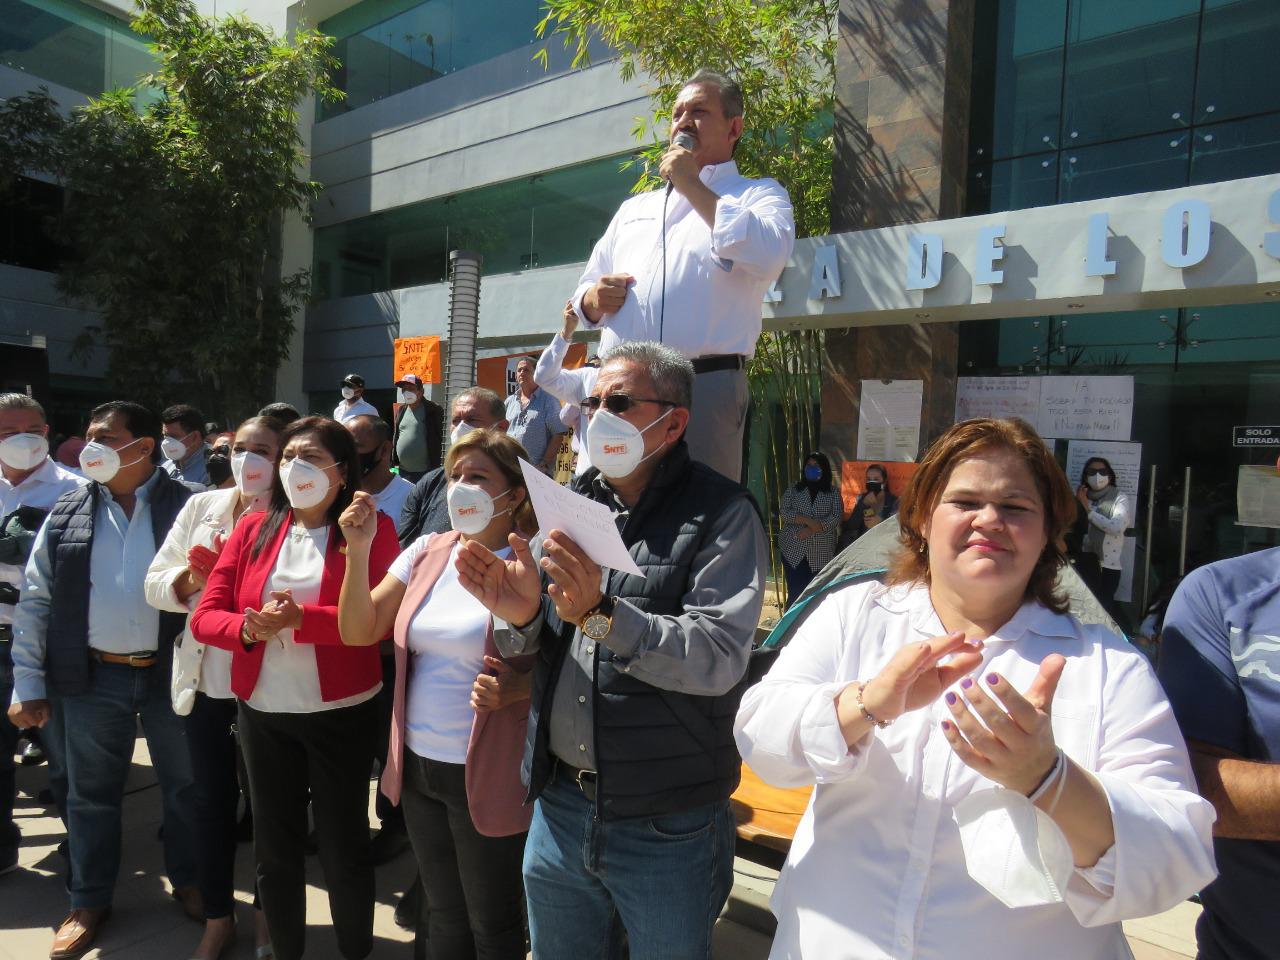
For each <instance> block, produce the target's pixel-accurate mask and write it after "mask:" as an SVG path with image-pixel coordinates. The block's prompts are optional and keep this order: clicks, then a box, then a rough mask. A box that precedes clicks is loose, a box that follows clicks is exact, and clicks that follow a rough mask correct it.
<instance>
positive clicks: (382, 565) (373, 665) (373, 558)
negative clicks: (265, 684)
mask: <svg viewBox="0 0 1280 960" xmlns="http://www.w3.org/2000/svg"><path fill="white" fill-rule="evenodd" d="M266 516H267V514H266V513H253V514H250V515H249V516H247V517H245V518H244V519H242V520H241V521H240V522H239V523H238V524H236V528H235V530H233V531H232V533H231V537H230V539H228V540H227V543H226V546H224V547H223V548H222V553H221V555H220V556H219V557H218V563H217V565H216V566H215V567H214V568H213V572H212V573H210V574H209V582H208V584H207V585H206V586H205V588H204V594H203V596H201V598H200V604H199V606H197V607H196V610H195V613H193V614H192V615H191V633H192V635H193V636H194V637H195V638H196V639H197V640H199V641H200V642H201V643H207V644H209V645H211V646H215V647H221V648H222V649H223V650H230V651H231V654H232V656H231V691H232V693H234V694H235V695H236V696H237V697H239V698H240V699H241V700H248V699H249V698H250V697H251V696H253V688H254V687H255V686H257V684H258V673H259V672H260V671H261V670H262V657H263V655H264V653H265V652H266V644H265V643H255V644H254V645H253V646H251V647H249V648H247V649H246V648H245V646H244V644H242V643H241V642H240V628H241V627H242V626H243V625H244V610H245V608H246V607H252V608H253V609H254V610H258V609H260V608H261V606H262V591H263V589H264V588H265V587H266V584H267V579H268V578H269V577H270V576H271V571H272V569H274V567H275V565H276V557H278V556H279V555H280V547H281V546H282V545H283V544H284V538H285V537H286V536H287V535H288V533H289V527H290V526H292V523H293V516H292V514H290V516H289V518H288V519H287V520H286V521H285V523H284V524H283V525H282V526H281V527H280V532H279V533H277V534H276V537H275V540H274V541H272V543H270V544H269V545H267V546H266V547H265V548H264V549H263V551H262V552H261V553H260V554H258V556H256V557H254V556H252V550H253V541H254V540H255V539H256V538H257V536H258V530H259V528H260V527H261V526H262V523H263V521H264V520H265V519H266ZM399 552H400V545H399V543H398V542H397V540H396V527H395V524H394V523H392V522H391V519H390V518H389V517H387V516H384V515H383V514H381V513H380V514H378V532H377V533H376V534H375V535H374V538H373V545H372V547H371V549H370V551H369V587H370V589H372V588H373V587H375V586H377V585H378V584H379V583H381V582H382V578H383V577H385V576H386V574H387V568H388V567H390V566H391V562H392V561H393V560H395V558H396V556H397V554H398V553H399ZM346 555H347V547H346V543H345V541H344V540H343V539H342V538H341V537H339V536H337V535H336V531H334V534H333V535H331V536H330V537H329V547H328V549H327V551H326V552H325V557H324V576H323V577H322V578H321V580H320V599H319V602H317V603H304V604H302V627H301V628H300V629H299V630H297V631H296V632H295V633H294V642H295V643H311V644H315V648H316V671H317V672H318V673H319V675H320V696H321V697H322V698H323V699H324V700H325V701H326V702H328V701H333V700H342V699H343V698H345V697H353V696H355V695H356V694H358V693H364V692H365V691H366V690H368V689H369V688H370V687H372V686H374V685H375V684H376V683H378V682H380V681H381V680H382V662H381V660H380V659H379V657H378V645H377V644H376V643H375V644H373V645H372V646H368V647H348V646H344V645H343V643H342V637H341V635H340V634H339V633H338V593H339V592H340V591H341V590H342V577H343V574H344V573H345V572H346V566H347V557H346Z"/></svg>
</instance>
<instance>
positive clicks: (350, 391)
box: [342, 387, 356, 400]
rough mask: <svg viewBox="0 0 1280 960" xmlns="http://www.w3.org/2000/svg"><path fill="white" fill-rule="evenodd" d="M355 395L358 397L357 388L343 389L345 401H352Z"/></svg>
mask: <svg viewBox="0 0 1280 960" xmlns="http://www.w3.org/2000/svg"><path fill="white" fill-rule="evenodd" d="M355 395H356V388H355V387H343V388H342V399H343V400H350V399H351V398H352V397H354V396H355Z"/></svg>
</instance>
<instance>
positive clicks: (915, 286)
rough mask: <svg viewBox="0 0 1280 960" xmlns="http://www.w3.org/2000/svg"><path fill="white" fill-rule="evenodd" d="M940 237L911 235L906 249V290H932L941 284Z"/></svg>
mask: <svg viewBox="0 0 1280 960" xmlns="http://www.w3.org/2000/svg"><path fill="white" fill-rule="evenodd" d="M942 249H943V248H942V237H940V236H938V234H936V233H916V234H912V236H911V238H910V240H909V241H908V247H907V289H908V290H932V289H933V288H934V287H936V286H937V285H938V284H940V283H941V282H942Z"/></svg>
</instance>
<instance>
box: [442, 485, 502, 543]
mask: <svg viewBox="0 0 1280 960" xmlns="http://www.w3.org/2000/svg"><path fill="white" fill-rule="evenodd" d="M509 492H510V490H509V489H508V490H503V491H502V493H500V494H498V497H504V496H506V495H507V493H509ZM498 497H491V496H489V495H488V494H487V493H485V492H484V490H482V489H481V488H480V487H477V486H476V485H475V484H474V483H462V482H461V481H459V482H457V483H452V484H450V485H449V495H448V500H449V524H450V526H452V527H453V529H455V530H457V531H458V532H459V533H464V534H466V535H467V536H469V537H474V536H475V535H476V534H477V533H479V532H480V531H482V530H483V529H484V528H485V527H487V526H489V524H490V523H491V522H492V521H493V518H494V517H500V516H502V515H503V514H507V513H510V512H511V508H510V507H507V509H505V510H503V511H502V513H494V512H493V505H494V502H495V501H496V500H497V499H498Z"/></svg>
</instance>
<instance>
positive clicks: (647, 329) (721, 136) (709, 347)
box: [573, 70, 796, 482]
mask: <svg viewBox="0 0 1280 960" xmlns="http://www.w3.org/2000/svg"><path fill="white" fill-rule="evenodd" d="M742 127H743V105H742V90H741V88H740V87H739V86H738V84H737V83H735V82H734V81H733V80H730V79H729V78H728V77H724V76H721V75H720V74H717V73H712V72H710V71H707V70H699V71H698V72H697V73H695V74H694V75H693V76H692V77H690V78H689V81H688V82H687V83H686V84H685V85H684V88H683V89H682V90H681V91H680V93H679V95H678V96H677V97H676V102H675V104H674V106H673V107H672V111H671V130H670V137H671V146H670V147H669V148H668V150H667V152H666V154H665V155H664V156H663V158H662V164H661V167H660V168H659V169H660V173H661V175H662V177H663V179H664V180H666V181H667V184H668V185H667V186H666V188H665V189H659V190H652V191H650V192H648V193H642V194H638V195H636V196H634V197H631V198H629V199H627V200H626V201H624V202H623V204H622V206H621V207H619V208H618V212H617V213H616V214H614V217H613V222H611V223H610V224H609V228H608V229H607V230H606V231H605V232H604V236H602V237H601V238H600V240H599V241H598V242H597V243H596V245H595V249H594V250H592V252H591V259H590V260H588V261H587V268H586V270H584V271H583V274H582V278H581V279H580V280H579V281H578V288H577V290H575V291H574V294H573V307H574V310H576V311H577V313H578V316H579V317H581V318H582V321H583V323H584V324H585V325H586V327H587V329H589V330H597V329H598V330H599V331H600V352H601V353H602V354H604V353H608V351H609V350H610V349H611V348H612V347H614V346H616V345H617V344H619V343H625V342H629V341H635V340H658V341H661V342H662V343H664V344H666V345H667V346H669V347H671V348H673V349H675V350H677V351H678V352H679V353H681V354H683V355H684V356H685V357H687V358H689V359H690V360H692V361H693V369H694V373H695V374H696V377H695V380H694V387H693V409H692V418H691V419H690V421H689V430H688V434H687V435H686V440H687V441H688V443H689V453H690V455H691V456H692V457H693V458H694V459H695V460H700V461H702V462H703V463H705V464H707V465H708V466H710V467H713V468H714V469H716V470H718V471H719V472H720V473H722V474H724V475H725V476H726V477H728V478H729V479H731V480H733V481H735V482H736V481H739V480H741V479H742V434H743V429H744V428H745V426H746V415H747V374H746V363H747V360H748V359H750V357H751V356H752V355H753V354H754V353H755V349H756V340H757V339H758V338H759V336H760V330H761V307H760V304H761V301H762V300H763V298H764V295H765V292H766V291H767V290H768V289H769V287H770V286H771V285H772V284H773V282H774V281H775V280H777V279H778V276H779V274H781V273H782V268H783V267H785V266H786V264H787V258H788V257H790V255H791V248H792V246H793V245H794V243H795V232H796V231H795V220H794V216H793V214H792V210H791V199H790V197H788V196H787V191H786V190H784V189H783V188H782V186H781V185H779V184H778V182H777V181H776V180H771V179H761V180H753V179H750V178H748V177H744V176H742V175H741V174H740V173H739V172H738V168H737V166H736V165H735V164H734V161H733V153H734V149H735V148H736V147H737V144H738V140H739V138H740V137H741V136H742Z"/></svg>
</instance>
